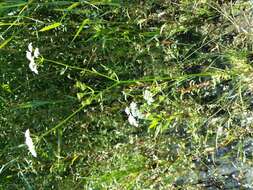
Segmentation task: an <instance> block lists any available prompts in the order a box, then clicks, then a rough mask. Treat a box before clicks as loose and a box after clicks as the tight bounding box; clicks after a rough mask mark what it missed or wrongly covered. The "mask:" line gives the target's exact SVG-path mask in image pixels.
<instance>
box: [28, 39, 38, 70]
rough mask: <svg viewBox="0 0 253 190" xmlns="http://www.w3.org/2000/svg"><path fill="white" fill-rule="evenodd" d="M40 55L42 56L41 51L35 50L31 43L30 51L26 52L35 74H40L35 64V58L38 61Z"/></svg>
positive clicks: (30, 66)
mask: <svg viewBox="0 0 253 190" xmlns="http://www.w3.org/2000/svg"><path fill="white" fill-rule="evenodd" d="M33 50H34V52H33ZM39 55H40V52H39V49H38V48H35V49H33V46H32V43H29V45H28V51H26V58H27V59H28V60H29V61H30V63H29V68H30V69H31V71H32V72H34V73H35V74H39V72H38V70H37V64H36V63H35V61H34V58H36V59H37V58H38V57H39Z"/></svg>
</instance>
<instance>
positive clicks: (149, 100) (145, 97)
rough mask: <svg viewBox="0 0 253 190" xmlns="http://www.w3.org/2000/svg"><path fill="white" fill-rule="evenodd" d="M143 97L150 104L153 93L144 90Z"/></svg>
mask: <svg viewBox="0 0 253 190" xmlns="http://www.w3.org/2000/svg"><path fill="white" fill-rule="evenodd" d="M143 98H144V99H145V100H146V101H147V104H148V105H151V104H152V103H153V102H154V99H153V94H152V93H151V92H150V91H149V90H145V91H144V93H143Z"/></svg>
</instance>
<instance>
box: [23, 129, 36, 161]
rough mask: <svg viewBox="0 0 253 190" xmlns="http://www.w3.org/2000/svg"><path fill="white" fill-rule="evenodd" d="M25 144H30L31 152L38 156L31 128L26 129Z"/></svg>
mask: <svg viewBox="0 0 253 190" xmlns="http://www.w3.org/2000/svg"><path fill="white" fill-rule="evenodd" d="M25 144H26V145H27V146H28V150H29V151H30V153H31V154H32V155H33V156H34V157H37V153H36V151H35V147H34V144H33V141H32V138H31V137H30V131H29V129H27V130H26V131H25Z"/></svg>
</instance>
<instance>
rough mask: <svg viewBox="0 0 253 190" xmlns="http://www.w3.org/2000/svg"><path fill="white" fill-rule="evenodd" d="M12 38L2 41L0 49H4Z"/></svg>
mask: <svg viewBox="0 0 253 190" xmlns="http://www.w3.org/2000/svg"><path fill="white" fill-rule="evenodd" d="M12 38H13V36H12V37H10V38H8V39H6V40H4V41H3V43H1V44H0V49H2V48H4V46H6V45H7V44H8V43H9V42H10V41H11V40H12Z"/></svg>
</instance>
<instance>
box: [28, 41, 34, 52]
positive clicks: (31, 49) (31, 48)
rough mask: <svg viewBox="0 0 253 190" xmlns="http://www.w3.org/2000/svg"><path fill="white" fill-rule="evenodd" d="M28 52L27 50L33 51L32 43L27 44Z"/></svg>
mask: <svg viewBox="0 0 253 190" xmlns="http://www.w3.org/2000/svg"><path fill="white" fill-rule="evenodd" d="M28 50H29V51H30V52H32V51H33V46H32V43H29V45H28Z"/></svg>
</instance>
